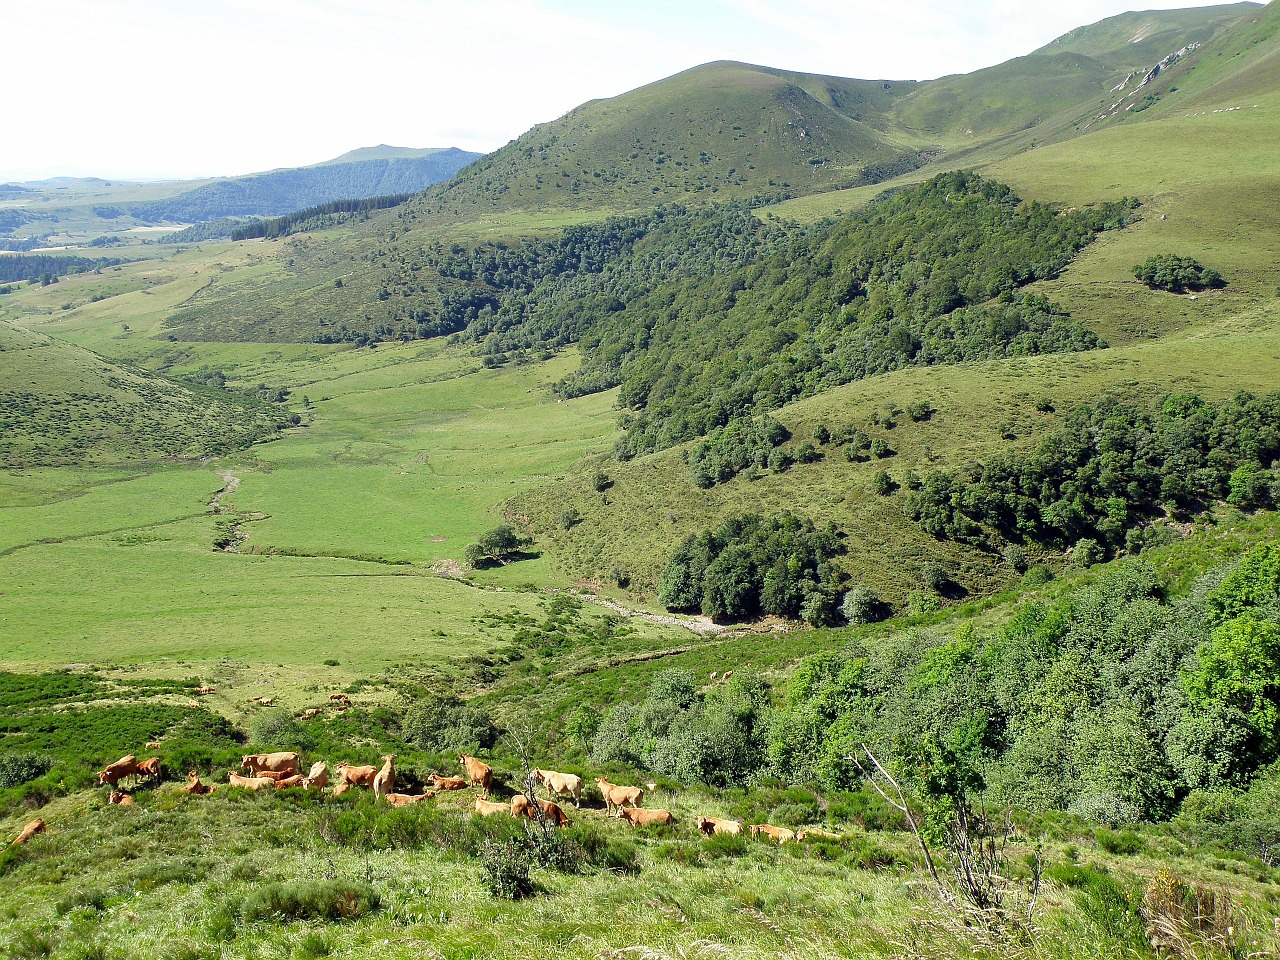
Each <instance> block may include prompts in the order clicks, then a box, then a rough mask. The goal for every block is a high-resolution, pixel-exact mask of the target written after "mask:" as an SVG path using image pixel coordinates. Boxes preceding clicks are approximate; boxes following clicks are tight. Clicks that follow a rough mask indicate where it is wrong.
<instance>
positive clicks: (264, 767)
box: [240, 752, 298, 777]
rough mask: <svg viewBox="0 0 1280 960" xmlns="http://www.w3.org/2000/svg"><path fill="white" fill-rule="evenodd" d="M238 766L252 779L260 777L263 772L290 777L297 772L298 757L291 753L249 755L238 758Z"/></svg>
mask: <svg viewBox="0 0 1280 960" xmlns="http://www.w3.org/2000/svg"><path fill="white" fill-rule="evenodd" d="M240 766H241V767H243V768H244V769H245V770H248V771H249V774H250V776H254V777H258V776H261V775H262V773H263V771H266V772H267V773H283V774H284V775H285V776H286V777H291V776H293V775H294V774H295V773H297V772H298V755H297V754H296V753H292V752H282V753H249V754H245V755H244V756H242V757H241V758H240Z"/></svg>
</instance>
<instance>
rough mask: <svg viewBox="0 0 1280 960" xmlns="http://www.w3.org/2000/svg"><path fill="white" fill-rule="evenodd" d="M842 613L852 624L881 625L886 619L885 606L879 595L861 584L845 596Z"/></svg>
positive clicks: (841, 608)
mask: <svg viewBox="0 0 1280 960" xmlns="http://www.w3.org/2000/svg"><path fill="white" fill-rule="evenodd" d="M840 612H841V613H842V614H844V618H845V619H846V620H848V621H849V622H850V623H852V624H857V625H862V624H867V623H879V622H880V621H881V620H883V619H884V617H885V606H884V603H883V602H881V600H880V596H879V594H877V593H876V592H875V591H874V590H872V589H871V588H870V587H867V586H863V585H862V584H859V585H858V586H856V587H854V588H853V589H852V590H850V591H849V592H848V593H846V594H845V595H844V600H843V601H842V602H841V604H840Z"/></svg>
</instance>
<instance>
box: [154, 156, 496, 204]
mask: <svg viewBox="0 0 1280 960" xmlns="http://www.w3.org/2000/svg"><path fill="white" fill-rule="evenodd" d="M370 149H371V150H373V151H378V150H380V148H370ZM357 153H359V151H357ZM479 156H480V154H478V153H468V152H466V151H464V150H459V149H457V148H455V147H451V148H449V149H445V150H435V151H432V152H430V153H428V154H426V155H425V156H410V157H399V156H382V157H378V156H374V157H371V158H369V159H357V160H353V161H343V160H342V158H341V157H339V158H338V159H337V160H333V161H329V162H326V163H322V164H319V165H317V166H314V167H299V168H296V169H289V170H273V171H271V172H270V173H261V174H256V175H254V176H248V177H235V178H233V179H228V180H218V181H215V182H214V183H209V184H205V185H204V186H201V187H197V188H196V189H194V190H189V191H187V192H185V193H180V194H178V195H177V196H174V197H170V198H168V199H165V200H158V201H154V202H151V203H141V204H135V205H134V206H132V207H131V208H130V212H131V213H132V214H133V215H134V216H136V217H138V218H140V219H143V220H150V221H158V220H170V221H174V222H191V221H197V220H212V219H215V218H217V217H242V216H279V215H280V214H285V213H292V212H293V211H295V210H301V209H303V208H304V207H311V206H315V205H317V204H321V203H326V202H328V201H330V200H349V199H363V198H365V197H377V196H385V195H387V194H393V193H416V192H418V191H420V190H424V189H426V188H427V187H429V186H431V185H432V184H434V183H439V182H440V181H441V180H448V179H449V178H450V177H452V176H453V175H454V174H455V173H457V172H458V171H459V170H460V169H462V168H463V167H465V166H466V165H467V164H469V163H471V162H472V161H473V160H475V159H477V158H478V157H479Z"/></svg>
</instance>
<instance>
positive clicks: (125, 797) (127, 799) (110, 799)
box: [107, 790, 137, 807]
mask: <svg viewBox="0 0 1280 960" xmlns="http://www.w3.org/2000/svg"><path fill="white" fill-rule="evenodd" d="M107 803H108V804H114V805H116V806H121V807H136V806H137V804H136V803H134V802H133V797H131V796H129V794H127V793H125V792H124V791H123V790H112V791H111V792H110V793H109V794H107Z"/></svg>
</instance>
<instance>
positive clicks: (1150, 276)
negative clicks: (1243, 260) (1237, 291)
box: [1133, 253, 1226, 293]
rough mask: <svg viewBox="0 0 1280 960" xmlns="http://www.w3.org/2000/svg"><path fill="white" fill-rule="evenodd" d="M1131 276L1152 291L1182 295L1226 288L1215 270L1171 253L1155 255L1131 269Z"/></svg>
mask: <svg viewBox="0 0 1280 960" xmlns="http://www.w3.org/2000/svg"><path fill="white" fill-rule="evenodd" d="M1133 275H1134V276H1135V277H1136V278H1137V279H1139V280H1141V281H1142V282H1143V283H1145V284H1146V285H1147V286H1148V287H1150V288H1151V289H1152V290H1167V291H1169V292H1170V293H1182V292H1183V291H1185V290H1205V289H1208V288H1216V287H1222V286H1226V284H1225V282H1224V281H1223V279H1222V275H1221V274H1220V273H1218V271H1216V270H1211V269H1209V268H1208V267H1203V266H1201V265H1200V264H1199V263H1198V262H1197V261H1195V260H1193V259H1191V258H1190V257H1179V256H1176V255H1174V254H1172V253H1162V254H1157V255H1156V256H1154V257H1150V258H1148V259H1146V260H1144V261H1143V262H1142V263H1139V264H1138V265H1137V266H1135V267H1134V268H1133Z"/></svg>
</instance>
